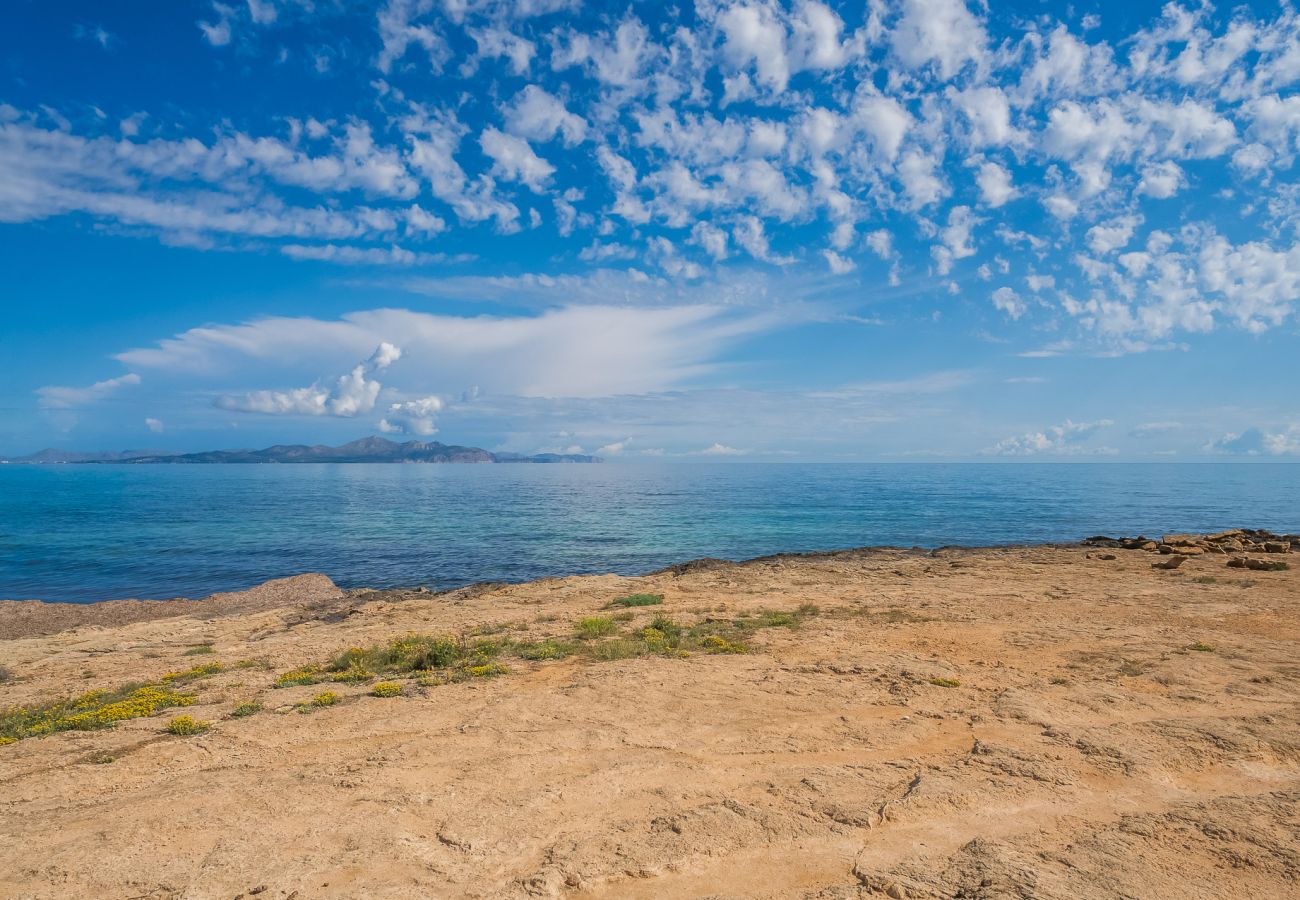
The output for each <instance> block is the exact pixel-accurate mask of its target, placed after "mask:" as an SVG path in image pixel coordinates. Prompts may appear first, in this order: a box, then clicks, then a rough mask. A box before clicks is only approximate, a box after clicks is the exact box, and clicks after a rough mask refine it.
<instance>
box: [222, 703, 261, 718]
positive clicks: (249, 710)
mask: <svg viewBox="0 0 1300 900" xmlns="http://www.w3.org/2000/svg"><path fill="white" fill-rule="evenodd" d="M261 711H262V704H261V703H259V702H258V701H256V700H247V701H245V702H243V703H241V704H239V705H238V706H236V707H235V708H234V709H232V710H231V711H230V715H231V716H232V717H233V718H236V719H242V718H244V716H251V715H253V714H254V713H259V712H261Z"/></svg>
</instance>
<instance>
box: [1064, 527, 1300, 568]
mask: <svg viewBox="0 0 1300 900" xmlns="http://www.w3.org/2000/svg"><path fill="white" fill-rule="evenodd" d="M1082 543H1083V545H1084V546H1085V547H1098V548H1105V549H1111V550H1141V551H1144V552H1146V553H1158V554H1162V555H1164V556H1169V557H1171V558H1170V559H1167V560H1164V561H1161V562H1157V563H1152V566H1153V567H1155V568H1159V569H1177V568H1178V567H1179V566H1181V565H1182V564H1183V561H1184V560H1185V559H1186V558H1187V557H1191V556H1203V555H1206V554H1221V555H1226V556H1228V557H1229V559H1228V561H1227V567H1228V568H1230V569H1253V570H1255V571H1260V572H1269V571H1281V570H1282V569H1286V568H1288V567H1289V565H1288V564H1287V563H1286V562H1284V561H1281V560H1278V559H1277V558H1276V554H1279V553H1292V552H1296V551H1300V535H1298V534H1274V533H1273V532H1271V531H1265V530H1262V529H1256V528H1232V529H1229V530H1228V531H1219V532H1216V533H1214V534H1166V535H1164V536H1163V537H1161V538H1160V540H1156V539H1154V538H1149V537H1146V536H1144V535H1138V536H1137V537H1109V536H1108V535H1104V534H1099V535H1096V536H1094V537H1090V538H1087V539H1086V540H1084V541H1083V542H1082ZM1252 554H1254V555H1253V556H1252ZM1095 556H1097V557H1100V558H1102V559H1107V558H1109V559H1115V556H1114V555H1113V554H1095ZM1257 557H1270V558H1257Z"/></svg>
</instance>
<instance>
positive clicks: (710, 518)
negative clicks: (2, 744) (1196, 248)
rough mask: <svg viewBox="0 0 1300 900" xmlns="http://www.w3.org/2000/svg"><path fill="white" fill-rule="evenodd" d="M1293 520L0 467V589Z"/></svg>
mask: <svg viewBox="0 0 1300 900" xmlns="http://www.w3.org/2000/svg"><path fill="white" fill-rule="evenodd" d="M1243 525H1244V526H1250V527H1262V528H1269V529H1272V530H1275V531H1292V532H1294V531H1300V465H1294V464H1278V465H1270V464H1257V465H1242V464H1236V465H1234V464H1224V465H1213V464H1209V465H1170V464H1158V465H1141V464H1133V465H1128V464H1119V463H1103V464H1095V465H1093V464H1057V465H1052V464H1044V465H1000V464H988V465H944V464H916V465H908V464H887V465H866V464H844V465H838V464H809V465H804V464H795V463H785V464H771V465H767V464H731V465H728V464H708V463H699V464H663V465H653V464H645V465H624V464H619V465H616V464H607V465H495V466H492V465H486V466H468V465H441V466H439V465H426V466H410V465H281V466H273V465H261V466H258V465H251V466H240V465H227V466H99V465H91V466H12V465H11V466H0V598H30V597H38V598H41V599H46V600H75V601H91V600H103V599H111V598H118V597H147V598H160V597H175V596H190V597H201V596H205V595H207V594H209V593H212V592H213V591H222V590H234V589H239V588H244V587H248V586H250V585H253V584H256V583H258V582H260V581H264V580H266V579H268V578H276V577H280V576H284V575H291V574H296V573H299V572H311V571H316V572H325V573H326V574H328V575H330V576H331V577H332V578H334V580H335V581H337V582H338V583H339V584H341V585H343V586H346V587H356V586H363V585H364V586H370V587H387V586H398V585H403V586H413V585H420V584H425V585H429V586H431V587H434V588H437V589H444V588H449V587H455V586H459V585H463V584H468V583H470V582H474V581H520V580H527V579H531V578H537V577H539V576H543V575H563V574H573V573H584V572H619V573H631V574H634V573H641V572H645V571H648V570H651V569H655V568H658V567H661V566H664V565H668V564H671V563H675V562H681V561H684V560H688V559H693V558H696V557H701V556H720V557H727V558H734V559H740V558H745V557H751V556H759V555H763V554H767V553H775V552H779V551H794V550H829V549H837V548H844V547H859V546H865V545H873V544H895V545H903V546H913V545H921V546H925V547H933V546H939V545H942V544H1005V543H1026V542H1042V541H1074V540H1078V539H1080V538H1083V537H1086V536H1088V535H1091V534H1096V533H1107V532H1122V533H1126V534H1134V533H1137V532H1145V533H1147V534H1158V533H1161V532H1167V531H1200V530H1211V529H1214V530H1217V529H1222V528H1230V527H1235V526H1243Z"/></svg>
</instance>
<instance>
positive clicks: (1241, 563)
mask: <svg viewBox="0 0 1300 900" xmlns="http://www.w3.org/2000/svg"><path fill="white" fill-rule="evenodd" d="M1228 568H1229V569H1244V568H1246V557H1244V556H1234V557H1233V558H1232V559H1230V560H1228Z"/></svg>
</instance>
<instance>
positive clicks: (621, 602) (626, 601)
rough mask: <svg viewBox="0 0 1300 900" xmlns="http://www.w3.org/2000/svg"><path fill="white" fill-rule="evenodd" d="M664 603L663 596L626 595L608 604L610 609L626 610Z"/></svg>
mask: <svg viewBox="0 0 1300 900" xmlns="http://www.w3.org/2000/svg"><path fill="white" fill-rule="evenodd" d="M663 602H664V595H663V594H628V595H627V596H626V597H619V598H618V599H617V600H614V601H612V602H611V603H610V604H609V608H610V609H615V608H618V607H623V608H627V607H630V606H658V605H659V604H661V603H663Z"/></svg>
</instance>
